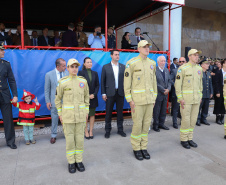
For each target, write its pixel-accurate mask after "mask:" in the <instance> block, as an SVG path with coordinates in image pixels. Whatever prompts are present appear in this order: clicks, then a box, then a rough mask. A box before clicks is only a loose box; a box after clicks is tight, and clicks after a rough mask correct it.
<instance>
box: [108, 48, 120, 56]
mask: <svg viewBox="0 0 226 185" xmlns="http://www.w3.org/2000/svg"><path fill="white" fill-rule="evenodd" d="M115 51H117V52H119V50H117V49H113V50H111V51H110V53H111V55H113V54H114V52H115Z"/></svg>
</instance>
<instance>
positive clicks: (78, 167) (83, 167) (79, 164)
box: [75, 162, 85, 172]
mask: <svg viewBox="0 0 226 185" xmlns="http://www.w3.org/2000/svg"><path fill="white" fill-rule="evenodd" d="M75 166H76V168H77V169H78V171H80V172H84V171H85V166H84V165H83V163H82V162H80V163H75Z"/></svg>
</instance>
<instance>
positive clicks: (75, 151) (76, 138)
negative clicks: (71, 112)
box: [63, 123, 85, 164]
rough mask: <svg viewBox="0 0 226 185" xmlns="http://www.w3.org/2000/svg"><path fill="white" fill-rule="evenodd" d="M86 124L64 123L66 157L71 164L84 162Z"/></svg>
mask: <svg viewBox="0 0 226 185" xmlns="http://www.w3.org/2000/svg"><path fill="white" fill-rule="evenodd" d="M84 128H85V123H64V124H63V129H64V135H65V139H66V157H67V160H68V163H69V164H73V163H75V162H76V163H79V162H82V153H83V148H84Z"/></svg>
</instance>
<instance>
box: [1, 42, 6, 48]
mask: <svg viewBox="0 0 226 185" xmlns="http://www.w3.org/2000/svg"><path fill="white" fill-rule="evenodd" d="M0 49H5V48H4V41H0Z"/></svg>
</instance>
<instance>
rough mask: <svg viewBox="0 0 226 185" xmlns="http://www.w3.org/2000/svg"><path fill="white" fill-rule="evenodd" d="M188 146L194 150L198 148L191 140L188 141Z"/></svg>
mask: <svg viewBox="0 0 226 185" xmlns="http://www.w3.org/2000/svg"><path fill="white" fill-rule="evenodd" d="M188 144H189V145H190V146H191V147H194V148H197V147H198V145H197V144H196V143H195V142H194V141H192V140H189V141H188Z"/></svg>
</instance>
